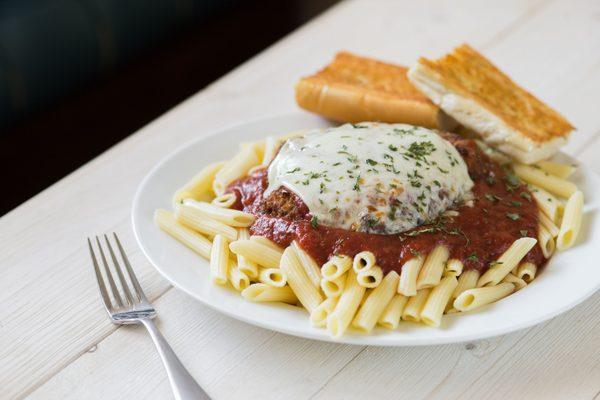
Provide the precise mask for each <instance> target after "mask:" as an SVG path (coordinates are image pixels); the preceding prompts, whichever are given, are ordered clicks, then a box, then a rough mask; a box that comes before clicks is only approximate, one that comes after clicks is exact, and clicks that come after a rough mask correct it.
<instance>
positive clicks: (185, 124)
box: [0, 0, 600, 399]
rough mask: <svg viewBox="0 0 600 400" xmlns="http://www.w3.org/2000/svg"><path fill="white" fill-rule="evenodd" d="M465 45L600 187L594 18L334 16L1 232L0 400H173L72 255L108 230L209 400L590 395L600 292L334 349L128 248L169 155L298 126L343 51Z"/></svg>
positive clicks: (54, 190) (411, 4)
mask: <svg viewBox="0 0 600 400" xmlns="http://www.w3.org/2000/svg"><path fill="white" fill-rule="evenodd" d="M249 34H250V33H249ZM240 40H243V38H240ZM463 41H467V42H469V43H470V44H472V45H474V46H475V47H476V48H478V49H480V50H481V51H483V52H484V53H485V54H486V55H488V56H489V57H490V58H491V59H492V60H493V61H495V62H496V63H498V64H499V65H500V66H501V67H502V68H503V69H505V70H506V71H507V72H508V73H509V74H510V75H511V76H513V77H514V78H515V79H516V81H517V82H519V83H521V84H523V85H524V86H526V87H527V88H528V89H530V90H531V91H533V92H534V93H535V94H537V95H538V96H540V97H541V98H542V99H544V100H546V101H548V102H549V103H550V104H551V105H553V106H555V107H556V108H558V110H560V111H561V112H562V113H564V114H565V115H566V116H567V117H568V119H569V120H570V121H571V122H572V123H574V124H575V125H576V126H577V127H578V128H579V131H578V132H576V133H575V134H574V135H573V138H572V141H571V142H570V144H569V145H568V146H567V148H566V151H567V152H568V153H570V154H571V155H574V156H576V157H577V159H579V160H580V161H581V162H583V163H586V164H587V165H588V166H589V167H591V168H592V169H594V170H596V171H597V172H600V157H599V155H600V141H599V140H600V2H598V1H594V0H575V1H570V0H554V1H552V0H529V1H520V0H504V1H494V2H491V1H490V2H486V1H481V0H460V1H452V2H450V1H443V0H439V1H416V0H402V1H392V0H389V1H385V0H380V1H349V2H346V3H342V4H340V5H338V6H336V7H334V8H333V9H331V10H330V11H328V12H326V13H325V14H323V15H322V16H320V17H318V18H316V19H315V20H314V21H312V22H311V23H309V24H308V25H306V26H305V27H303V28H301V29H299V30H298V31H296V32H295V33H293V34H291V35H290V36H288V37H287V38H285V39H283V40H282V41H281V42H279V43H277V44H276V45H274V46H273V47H271V48H269V49H268V50H266V51H264V52H263V53H261V54H259V55H258V56H256V57H255V58H253V59H252V60H250V61H249V62H247V63H245V64H244V65H242V66H241V67H239V68H238V69H236V70H234V71H233V72H231V73H230V74H228V75H227V76H225V77H224V78H222V79H220V80H219V81H217V82H216V83H214V84H213V85H211V86H209V87H208V88H206V89H205V90H203V91H201V92H200V93H198V94H197V95H195V96H194V97H192V98H191V99H189V100H188V101H186V102H184V103H183V104H181V105H180V106H178V107H176V108H175V109H174V110H172V111H170V112H169V113H167V114H165V115H164V116H163V117H161V118H159V119H158V120H156V121H154V122H152V123H151V124H149V125H148V126H146V127H144V128H143V129H141V130H140V131H139V132H137V133H135V134H134V135H132V136H130V137H129V138H128V139H126V140H124V141H123V142H121V143H119V144H118V145H116V146H115V147H113V148H112V149H111V150H109V151H107V152H106V153H104V154H103V155H101V156H100V157H98V158H96V159H94V160H93V161H91V162H89V163H88V164H87V165H85V166H84V167H82V168H80V169H79V170H77V171H75V172H74V173H72V174H71V175H69V176H67V177H66V178H64V179H63V180H61V181H60V182H58V183H57V184H55V185H53V186H52V187H50V188H49V189H47V190H45V191H44V192H42V193H40V194H39V195H38V196H36V197H34V198H33V199H31V200H29V201H27V202H26V203H24V204H23V205H21V206H20V207H18V208H17V209H15V210H14V211H12V212H11V213H9V214H8V215H6V216H4V217H3V218H2V219H1V220H0V274H1V275H0V276H1V278H0V398H2V399H5V398H13V397H24V396H28V395H29V396H31V397H33V398H61V399H95V398H98V399H117V398H128V399H129V398H131V399H165V398H170V396H171V393H170V389H169V385H168V382H167V378H166V375H165V373H164V371H163V368H162V365H161V363H160V361H159V358H158V355H157V353H156V352H155V351H154V348H153V346H152V343H151V341H150V339H149V337H148V336H147V334H146V332H145V331H143V329H142V328H135V327H127V328H118V327H116V326H113V325H111V324H110V323H109V321H108V319H107V318H106V315H105V312H104V310H103V309H102V306H101V304H100V301H99V297H98V292H97V288H96V283H95V281H94V276H93V274H92V269H91V266H90V262H89V256H88V253H87V249H86V247H84V239H85V237H86V236H88V235H94V234H99V233H102V232H109V231H113V230H115V231H117V232H119V233H120V234H121V235H122V237H123V240H124V242H125V247H126V248H127V249H129V250H130V253H131V259H132V262H133V265H134V267H135V268H136V270H137V271H138V273H139V275H140V276H141V281H142V286H144V288H145V289H146V292H147V294H149V297H150V299H151V300H152V302H153V303H154V304H155V305H156V308H157V309H158V311H159V319H158V321H159V324H160V327H161V329H162V331H163V333H164V335H165V336H166V337H167V339H168V340H169V341H170V343H171V344H172V346H173V347H174V349H175V350H176V352H177V353H178V354H179V355H180V356H181V358H182V360H183V361H184V363H185V364H186V365H187V366H189V369H190V371H191V373H192V374H193V375H194V376H195V377H196V378H197V380H198V381H199V382H200V384H201V385H202V386H203V387H204V388H206V390H207V391H208V393H209V394H210V395H211V396H213V397H214V398H215V399H238V398H239V399H242V398H243V399H252V398H261V399H281V398H286V399H296V398H298V399H303V398H317V399H332V398H333V399H337V398H340V399H341V398H344V399H351V398H406V399H409V398H411V399H412V398H434V399H454V398H477V399H479V398H500V399H516V398H527V399H536V398H540V399H554V398H564V399H592V398H598V397H600V293H597V294H596V295H594V296H592V298H590V299H588V300H587V301H585V302H584V303H583V304H581V305H579V306H578V307H576V308H575V309H573V310H571V311H570V312H568V313H566V314H563V315H561V316H559V317H557V318H554V319H553V320H551V321H549V322H546V323H544V324H541V325H538V326H535V327H533V328H530V329H526V330H522V331H518V332H515V333H512V334H509V335H505V336H500V337H496V338H493V339H488V340H481V341H476V342H472V343H463V344H455V345H446V346H434V347H417V348H376V347H360V346H345V345H335V344H326V343H320V342H315V341H310V340H303V339H298V338H295V337H291V336H286V335H282V334H278V333H274V332H270V331H267V330H263V329H260V328H256V327H253V326H250V325H247V324H244V323H241V322H238V321H235V320H232V319H230V318H227V317H225V316H222V315H220V314H218V313H216V312H214V311H211V310H209V309H207V308H206V307H204V306H202V305H201V304H199V303H197V302H195V301H193V300H192V299H191V298H189V297H188V296H186V295H184V294H183V293H181V292H179V291H178V290H176V289H173V288H172V287H171V286H169V284H168V283H167V282H166V281H165V280H164V279H162V278H161V277H160V276H159V275H158V273H157V272H155V271H154V270H153V269H152V267H151V266H150V265H149V263H148V262H147V260H146V259H144V257H143V256H142V255H141V253H140V252H139V250H137V249H136V244H135V241H134V239H133V234H132V231H131V224H130V205H131V201H132V196H133V193H134V191H135V189H136V187H137V185H138V183H139V182H140V180H141V179H142V177H143V176H144V175H145V174H146V173H147V172H148V170H149V169H150V168H151V167H152V166H153V165H154V164H155V163H156V162H157V161H158V160H159V159H161V158H162V157H164V156H166V155H167V154H168V153H169V152H171V151H172V150H173V149H174V148H176V147H177V146H179V145H180V144H181V143H183V142H187V141H189V140H191V139H194V138H196V137H199V136H202V135H205V134H207V133H209V132H211V131H213V130H215V129H219V128H222V127H224V126H227V125H231V124H236V123H239V122H243V121H245V120H248V119H254V118H258V117H262V116H267V115H273V114H277V113H284V112H289V111H293V110H296V109H297V107H296V106H295V104H294V100H293V84H294V83H295V81H296V80H297V79H298V78H299V77H300V76H302V75H305V74H309V73H312V72H313V71H315V70H316V69H317V68H320V67H321V66H323V65H324V64H326V63H327V62H328V60H329V59H330V58H331V57H332V56H333V54H334V53H335V52H336V51H338V50H340V49H347V50H351V51H355V52H357V53H359V54H364V55H369V56H374V57H378V58H381V59H384V60H390V61H394V62H398V63H404V64H409V63H411V62H412V61H414V60H415V59H416V58H417V57H418V56H419V55H428V56H437V55H440V54H442V53H443V52H445V51H448V50H449V49H451V48H452V47H453V46H455V45H457V44H459V43H461V42H463ZM84 134H85V132H82V135H84ZM15 151H26V149H16V150H15ZM15 167H16V168H19V166H15ZM3 190H10V188H6V187H4V188H3ZM599 267H600V265H599ZM539 301H540V306H542V305H543V302H544V300H543V299H540V300H539Z"/></svg>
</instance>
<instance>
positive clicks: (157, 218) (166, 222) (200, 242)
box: [154, 209, 212, 260]
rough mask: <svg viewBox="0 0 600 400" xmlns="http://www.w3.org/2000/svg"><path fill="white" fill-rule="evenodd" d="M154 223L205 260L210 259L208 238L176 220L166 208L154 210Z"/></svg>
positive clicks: (210, 246) (210, 244)
mask: <svg viewBox="0 0 600 400" xmlns="http://www.w3.org/2000/svg"><path fill="white" fill-rule="evenodd" d="M154 223H156V225H158V227H159V228H160V229H162V230H163V231H165V232H167V233H168V234H169V235H171V236H172V237H174V238H175V239H177V240H178V241H179V242H181V243H183V244H184V245H186V246H187V247H189V248H190V249H192V250H193V251H195V252H196V253H198V254H200V255H201V256H202V257H204V258H206V259H207V260H208V259H210V250H211V248H212V243H211V242H210V240H208V239H207V238H205V237H204V236H202V235H201V234H199V233H197V232H195V231H193V230H191V229H190V228H188V227H186V226H184V225H182V224H180V223H179V222H177V220H176V219H175V216H174V215H173V213H171V212H169V211H167V210H161V209H159V210H156V211H155V212H154Z"/></svg>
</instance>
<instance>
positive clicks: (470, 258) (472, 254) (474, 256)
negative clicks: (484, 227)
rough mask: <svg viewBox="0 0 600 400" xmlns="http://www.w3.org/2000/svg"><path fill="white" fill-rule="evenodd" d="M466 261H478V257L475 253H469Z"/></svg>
mask: <svg viewBox="0 0 600 400" xmlns="http://www.w3.org/2000/svg"><path fill="white" fill-rule="evenodd" d="M467 261H474V262H477V261H479V257H477V253H471V254H469V256H468V257H467Z"/></svg>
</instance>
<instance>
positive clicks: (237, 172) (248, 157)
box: [213, 145, 260, 195]
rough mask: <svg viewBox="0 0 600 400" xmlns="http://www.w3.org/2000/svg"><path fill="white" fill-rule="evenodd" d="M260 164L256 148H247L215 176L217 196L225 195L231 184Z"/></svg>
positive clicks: (214, 189) (214, 187)
mask: <svg viewBox="0 0 600 400" xmlns="http://www.w3.org/2000/svg"><path fill="white" fill-rule="evenodd" d="M258 164H260V161H259V158H258V155H257V153H256V150H255V148H254V146H252V145H248V146H245V147H244V148H243V149H242V150H241V151H240V152H239V153H238V154H237V155H236V156H235V157H233V158H232V159H231V160H229V161H227V162H226V163H225V165H223V166H222V168H221V169H219V171H218V172H217V173H216V174H215V176H214V180H213V191H214V192H215V194H217V195H221V194H223V193H224V192H225V189H226V188H227V186H228V185H229V184H230V183H231V182H233V181H234V180H236V179H238V178H241V177H243V176H245V175H246V173H247V172H248V170H249V169H250V168H252V167H254V166H255V165H258Z"/></svg>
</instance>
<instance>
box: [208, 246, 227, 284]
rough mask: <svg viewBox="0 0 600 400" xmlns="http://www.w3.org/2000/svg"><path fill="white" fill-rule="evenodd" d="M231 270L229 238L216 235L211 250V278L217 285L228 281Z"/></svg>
mask: <svg viewBox="0 0 600 400" xmlns="http://www.w3.org/2000/svg"><path fill="white" fill-rule="evenodd" d="M228 271H229V247H228V243H227V239H226V238H224V237H223V236H221V235H216V236H215V237H214V239H213V245H212V250H211V251H210V279H211V281H212V282H213V283H216V284H217V285H224V284H226V283H227V277H228Z"/></svg>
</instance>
